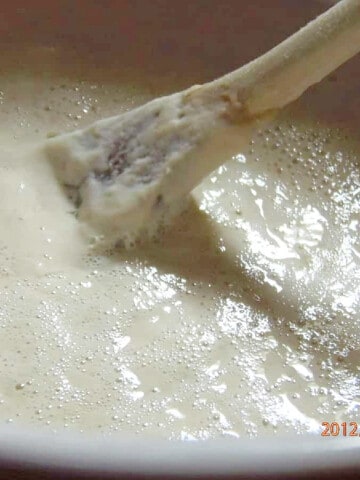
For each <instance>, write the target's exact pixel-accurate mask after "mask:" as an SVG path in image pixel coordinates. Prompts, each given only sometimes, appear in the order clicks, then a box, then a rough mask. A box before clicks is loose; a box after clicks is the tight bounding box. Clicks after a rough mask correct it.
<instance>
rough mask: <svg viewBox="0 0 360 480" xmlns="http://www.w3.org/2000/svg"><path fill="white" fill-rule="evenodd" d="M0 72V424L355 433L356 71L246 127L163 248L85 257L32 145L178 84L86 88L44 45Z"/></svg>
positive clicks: (88, 83) (166, 431)
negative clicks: (247, 132)
mask: <svg viewBox="0 0 360 480" xmlns="http://www.w3.org/2000/svg"><path fill="white" fill-rule="evenodd" d="M14 58H16V60H14ZM64 59H66V62H65V61H64ZM2 65H3V69H2V73H1V92H0V104H1V105H0V106H1V113H0V120H1V123H2V129H1V131H0V137H1V148H0V168H1V176H0V183H1V186H0V191H1V192H2V205H1V209H0V223H1V225H2V235H1V238H0V265H1V270H0V327H1V337H0V357H1V362H0V365H1V367H0V421H1V422H4V423H5V422H10V423H14V424H31V425H36V426H40V425H41V426H47V427H48V428H50V429H52V430H59V429H62V428H64V427H66V428H69V429H73V430H84V431H88V430H92V431H94V430H95V431H101V432H115V431H118V432H132V433H141V434H151V435H156V436H161V437H165V438H171V439H183V440H195V439H206V438H211V437H219V436H224V435H225V436H232V437H241V436H256V435H273V434H276V433H298V432H308V431H310V432H313V433H317V432H319V431H320V430H321V423H322V422H323V421H330V422H331V421H339V422H340V421H349V422H350V421H355V420H356V419H357V418H359V413H360V376H359V375H360V372H359V365H360V319H359V302H360V298H359V296H360V245H359V210H360V177H359V172H360V170H359V163H360V144H359V138H358V137H357V135H358V132H357V133H356V132H355V133H354V132H351V129H350V130H349V126H351V125H353V124H354V123H355V124H356V122H357V124H358V122H359V120H360V115H359V110H358V109H357V108H356V106H357V105H356V100H354V98H355V92H356V91H357V90H356V89H355V87H352V82H351V75H350V76H349V68H350V72H351V68H355V67H356V64H355V67H351V66H350V67H346V68H345V69H343V70H341V71H340V73H339V74H338V75H337V77H336V81H334V80H335V77H332V78H330V80H327V81H326V82H323V84H322V85H321V88H320V87H319V89H314V90H313V91H312V92H310V93H309V94H308V95H307V96H305V98H304V99H302V100H301V102H298V103H297V104H296V105H294V106H292V107H291V108H290V109H288V110H287V111H285V112H284V113H283V114H282V115H281V116H280V117H279V118H278V119H277V120H276V121H275V122H274V124H273V125H270V126H269V127H266V128H265V129H263V130H262V131H259V132H257V133H256V135H255V136H254V139H253V140H252V142H251V144H250V145H249V147H248V148H247V151H244V152H241V153H239V155H237V156H236V157H235V158H233V159H232V160H230V161H229V162H228V163H227V164H226V165H224V166H222V167H221V168H219V169H218V170H217V171H216V172H214V173H213V174H212V175H211V176H210V177H209V178H208V179H207V180H206V181H205V182H204V183H203V184H202V185H201V186H200V187H199V188H198V189H197V190H196V191H195V192H194V195H193V199H192V201H191V203H190V206H189V209H188V210H187V212H186V213H185V214H183V215H182V216H181V217H180V218H179V219H178V221H177V222H176V224H175V225H174V226H173V227H172V228H171V229H170V230H169V231H168V232H167V233H166V234H165V236H164V237H163V238H162V239H161V240H159V242H158V243H154V244H149V245H148V246H146V247H144V248H142V249H141V250H133V251H130V252H126V251H123V250H114V251H97V250H96V249H94V248H91V245H90V246H89V245H88V244H87V242H86V241H85V240H84V238H83V237H82V236H81V233H80V229H79V225H78V221H77V219H76V216H75V214H74V211H75V209H74V206H73V204H72V203H71V201H70V200H69V199H68V198H67V197H66V195H65V193H64V192H63V190H62V189H61V187H60V185H59V184H58V183H57V181H56V179H55V177H54V173H53V171H52V169H51V168H50V166H49V165H48V164H47V162H46V159H45V158H44V157H43V156H42V153H41V150H40V149H39V144H40V143H41V142H42V141H43V140H44V138H45V137H46V135H47V134H49V133H50V134H51V131H55V132H60V131H66V130H71V129H73V128H75V127H78V126H82V125H85V124H88V123H90V122H91V121H94V120H95V119H97V118H101V117H103V116H106V115H112V114H114V113H120V112H121V111H125V110H126V109H129V108H131V107H133V106H135V105H138V104H141V103H143V102H144V101H146V100H149V99H150V98H152V97H153V96H155V95H159V94H160V93H167V92H168V91H175V90H179V89H180V88H182V87H183V86H184V85H185V84H187V85H189V84H191V83H192V82H193V80H194V79H193V77H192V76H191V74H190V73H189V74H188V75H187V74H186V72H185V73H184V74H183V75H182V77H181V78H180V79H178V78H176V77H175V76H174V75H169V77H167V78H164V76H162V77H161V78H160V77H156V75H155V74H153V76H152V77H150V78H146V79H145V78H142V77H141V76H140V75H138V76H136V75H135V74H134V72H131V73H129V78H127V76H126V75H125V76H124V78H123V79H122V80H121V81H120V82H119V78H116V81H114V71H113V70H111V67H108V69H107V70H106V69H104V68H103V69H102V71H101V75H100V74H99V73H97V72H96V71H95V70H93V71H91V70H89V72H88V75H87V77H85V78H86V79H85V78H84V75H83V74H82V72H80V71H77V70H76V65H77V57H76V54H75V53H73V52H72V53H70V52H68V51H65V50H64V51H63V50H61V49H58V48H40V47H39V48H23V49H22V50H21V49H17V51H16V56H15V55H14V52H11V51H10V52H8V55H7V56H6V58H5V59H4V61H3V62H2ZM19 65H21V68H20V67H19ZM44 65H46V66H47V67H48V68H47V69H46V73H44V69H43V66H44ZM67 65H68V66H67ZM358 66H359V63H357V67H358ZM70 71H71V72H72V73H71V74H70V73H69V72H70ZM39 72H41V75H40V74H39ZM349 78H350V80H349ZM354 78H355V79H356V76H355V75H354ZM355 81H356V80H355ZM182 82H183V84H182ZM335 84H336V85H335ZM335 87H336V88H335ZM341 87H343V88H342V90H341V91H342V92H344V91H346V92H347V93H346V95H345V94H342V95H343V97H342V99H341V101H342V103H343V105H344V110H342V109H339V108H337V105H338V104H337V102H338V100H337V98H336V97H335V94H334V92H335V91H338V90H337V89H339V88H340V89H341ZM345 87H346V88H345ZM352 94H353V96H352ZM329 105H332V107H331V108H330V106H329ZM343 111H346V113H344V115H343V117H342V116H341V114H339V112H343Z"/></svg>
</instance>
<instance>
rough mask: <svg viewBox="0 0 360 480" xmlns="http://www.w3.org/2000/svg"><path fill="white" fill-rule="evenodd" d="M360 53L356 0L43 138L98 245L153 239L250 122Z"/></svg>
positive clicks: (235, 147)
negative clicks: (249, 55) (181, 81)
mask: <svg viewBox="0 0 360 480" xmlns="http://www.w3.org/2000/svg"><path fill="white" fill-rule="evenodd" d="M359 51H360V0H342V1H341V2H339V3H338V4H336V5H335V6H334V7H332V8H331V9H330V10H328V11H327V12H325V13H324V14H323V15H321V16H320V17H318V18H317V19H316V20H313V21H312V22H311V23H309V24H308V25H307V26H306V27H304V28H302V29H301V30H300V31H298V32H297V33H295V34H294V35H292V36H291V37H289V38H288V39H287V40H285V41H284V42H282V43H281V44H280V45H278V46H277V47H275V48H273V49H272V50H270V51H269V52H268V53H266V54H265V55H263V56H261V57H259V58H257V59H256V60H254V61H252V62H250V63H249V64H247V65H245V66H243V67H242V68H240V69H238V70H236V71H234V72H232V73H229V74H227V75H225V76H223V77H221V78H219V79H217V80H215V81H213V82H210V83H207V84H204V85H200V86H194V87H192V88H190V89H188V90H185V91H183V92H180V93H175V94H173V95H170V96H167V97H162V98H158V99H156V100H153V101H151V102H149V103H147V104H145V105H144V106H142V107H139V108H137V109H135V110H132V111H129V112H127V113H125V114H122V115H119V116H115V117H111V118H107V119H104V120H100V121H98V122H95V123H94V124H92V125H90V126H89V127H87V128H85V129H83V130H77V131H75V132H73V133H69V134H65V135H61V136H58V137H55V138H53V139H51V140H48V141H47V143H46V151H47V154H48V156H49V158H50V160H51V161H52V162H53V164H54V166H55V169H56V172H57V175H58V177H59V179H60V181H61V182H62V183H64V184H65V185H68V186H71V187H74V188H75V189H76V190H77V191H78V196H79V203H80V206H79V218H80V219H81V220H83V221H84V222H86V223H87V224H89V225H90V226H91V227H92V228H93V229H94V230H95V231H97V232H98V233H100V234H101V235H102V236H103V237H104V238H105V239H106V241H110V242H113V241H116V240H119V239H122V240H125V242H129V241H132V240H133V239H136V238H139V237H141V236H144V235H149V234H150V235H152V234H153V233H154V232H156V230H157V229H158V227H159V224H161V223H162V222H164V221H167V220H168V219H169V218H171V217H172V216H173V215H175V214H176V213H178V212H179V211H180V210H181V209H182V208H183V205H184V199H185V198H186V197H187V195H188V194H189V193H190V192H191V190H192V189H193V188H194V187H195V186H196V185H197V184H198V183H199V182H201V180H202V179H203V178H204V177H205V176H206V175H208V174H209V173H210V172H211V171H212V170H214V169H215V168H216V167H217V166H219V165H220V164H222V163H224V162H225V161H226V160H228V159H229V158H230V156H231V155H233V154H234V153H236V152H238V151H239V150H240V149H241V148H242V147H243V146H244V142H246V141H247V140H248V138H249V134H250V132H251V131H252V129H253V126H254V124H255V123H256V122H257V120H258V119H259V118H261V117H263V116H265V115H266V114H267V113H268V112H272V111H274V110H278V109H280V108H282V107H283V106H285V105H287V104H288V103H290V102H292V101H294V100H295V99H296V98H298V97H299V96H300V95H301V94H302V93H303V92H304V91H305V90H306V89H307V88H309V87H310V86H311V85H313V84H315V83H317V82H319V81H320V80H321V79H322V78H324V77H325V76H326V75H328V74H329V73H330V72H332V71H333V70H335V69H336V68H337V67H338V66H339V65H341V64H342V63H344V62H345V61H346V60H348V59H349V58H351V57H352V56H353V55H355V54H356V53H358V52H359Z"/></svg>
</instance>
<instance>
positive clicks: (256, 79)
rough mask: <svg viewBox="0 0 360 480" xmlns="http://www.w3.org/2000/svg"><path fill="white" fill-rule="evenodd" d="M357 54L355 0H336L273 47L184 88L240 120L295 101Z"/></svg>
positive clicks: (358, 10) (359, 30)
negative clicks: (221, 103)
mask: <svg viewBox="0 0 360 480" xmlns="http://www.w3.org/2000/svg"><path fill="white" fill-rule="evenodd" d="M359 51H360V0H342V1H340V2H339V3H337V4H336V5H335V6H333V7H332V8H330V9H329V10H327V11H326V12H325V13H323V14H322V15H320V16H319V17H317V18H316V19H315V20H313V21H311V22H310V23H309V24H308V25H306V26H305V27H303V28H302V29H301V30H299V31H298V32H296V33H295V34H294V35H292V36H291V37H289V38H287V39H286V40H284V41H283V42H282V43H280V44H279V45H277V46H276V47H275V48H273V49H272V50H270V51H269V52H267V53H265V54H264V55H262V56H261V57H259V58H257V59H256V60H254V61H252V62H250V63H248V64H247V65H245V66H244V67H242V68H239V69H238V70H235V71H233V72H231V73H229V74H227V75H225V76H223V77H221V78H219V79H218V80H215V81H213V82H210V83H207V84H204V85H203V86H200V87H195V88H194V89H192V90H190V92H189V95H188V100H195V101H196V102H198V103H200V104H202V105H204V106H205V104H206V103H208V102H209V104H211V103H213V102H214V101H215V102H216V100H217V99H219V96H220V97H221V98H223V99H227V100H228V101H229V102H230V104H231V107H232V109H234V107H235V109H237V110H238V112H239V114H240V116H241V117H244V116H245V118H249V117H253V116H258V115H261V114H263V113H265V112H267V111H271V110H274V109H279V108H281V107H283V106H285V105H287V104H288V103H290V102H292V101H294V100H296V99H297V98H298V97H299V96H300V95H301V94H302V93H303V92H304V91H305V90H306V89H307V88H309V87H310V86H311V85H313V84H315V83H317V82H319V81H320V80H322V79H323V78H324V77H326V75H328V74H329V73H331V72H332V71H333V70H335V69H336V68H337V67H339V66H340V65H341V64H342V63H344V62H346V61H347V60H348V59H349V58H351V57H352V56H354V55H355V54H356V53H358V52H359Z"/></svg>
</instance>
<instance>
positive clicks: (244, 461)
mask: <svg viewBox="0 0 360 480" xmlns="http://www.w3.org/2000/svg"><path fill="white" fill-rule="evenodd" d="M326 3H327V4H328V3H329V2H316V1H310V0H308V1H306V2H303V1H302V0H298V1H295V0H293V1H291V2H290V1H288V0H254V1H251V2H245V1H241V0H224V1H222V2H220V1H219V0H182V1H180V0H179V1H175V0H172V1H171V2H170V1H168V0H154V1H152V2H150V1H147V2H146V1H145V0H142V1H140V0H139V1H136V0H133V1H131V0H127V1H125V0H118V1H116V0H108V1H106V2H105V1H102V2H101V1H100V0H76V1H75V2H67V1H65V0H51V1H50V2H49V1H45V0H32V1H29V2H27V3H26V4H25V6H24V4H22V2H17V1H15V2H7V4H6V5H5V6H4V5H3V6H2V14H1V18H0V41H2V42H3V43H4V44H6V43H7V42H9V43H15V42H18V41H24V40H25V41H28V42H29V43H39V44H41V45H45V46H46V45H54V44H56V43H58V42H60V43H61V42H65V43H67V44H70V45H71V44H73V43H77V44H81V45H82V46H83V47H84V48H87V49H89V48H90V49H91V48H96V49H98V50H99V49H100V50H103V53H104V55H115V54H121V55H122V58H123V62H124V65H126V66H130V67H133V68H142V69H143V70H144V74H146V72H151V71H152V70H157V71H164V72H169V71H173V72H175V74H176V72H177V71H181V68H182V66H185V65H189V63H190V64H191V65H192V66H193V72H194V75H193V77H194V78H193V81H194V83H195V82H202V81H205V80H210V79H211V78H214V77H215V76H218V75H220V74H223V73H225V72H227V71H230V70H231V69H233V68H236V67H238V66H240V65H241V64H242V63H244V62H246V61H248V60H250V59H251V58H252V57H253V56H254V55H258V54H260V53H262V52H264V51H265V50H267V49H268V48H270V47H271V46H273V45H275V44H276V43H277V42H278V41H280V40H281V39H283V38H285V37H286V36H287V35H288V34H290V33H291V32H292V31H294V30H295V29H296V28H298V27H300V26H301V25H303V24H305V23H306V21H308V20H309V19H310V18H312V17H314V16H315V15H316V14H317V13H319V12H320V11H322V10H323V9H324V7H325V6H326ZM270 11H271V12H272V15H269V12H270ZM274 19H277V21H276V23H274ZM129 25H130V26H131V28H124V27H126V26H129ZM249 45H251V49H249ZM81 48H82V47H81ZM353 62H354V63H353V66H352V71H353V72H354V69H355V70H356V69H357V72H358V75H357V80H356V81H358V79H359V78H360V62H359V61H358V59H355V60H354V61H353ZM354 65H355V67H354ZM184 86H185V85H184ZM334 108H335V107H334ZM339 108H341V106H340V107H339V105H338V104H337V105H336V109H339ZM336 109H335V110H336ZM336 111H338V110H336ZM357 119H358V121H359V119H360V115H358V117H357ZM325 420H328V419H324V421H325ZM354 420H356V419H354ZM359 423H360V421H359ZM39 471H41V472H43V473H44V472H48V474H49V475H50V476H51V477H52V478H54V477H56V476H61V478H71V477H72V476H73V475H78V474H80V473H84V474H87V475H91V476H98V477H99V478H104V477H106V478H108V476H109V477H116V478H118V477H120V476H123V477H126V476H131V478H133V477H134V476H136V478H138V477H143V476H152V477H153V478H155V477H156V478H159V477H160V476H163V475H164V476H178V477H184V478H185V477H190V476H192V477H194V476H207V477H208V476H216V477H225V476H233V477H236V478H240V477H248V476H257V477H256V478H258V477H259V476H260V477H270V476H272V477H274V478H275V477H278V476H280V475H284V476H287V475H290V474H291V475H293V476H305V475H309V476H314V475H315V474H320V473H321V474H323V475H326V476H329V477H331V476H337V475H339V476H340V475H341V476H342V477H343V476H345V474H348V475H351V474H353V475H356V472H358V473H359V474H360V438H351V439H350V438H325V437H321V436H320V435H319V436H314V435H303V436H297V435H295V434H294V436H291V437H286V438H281V437H276V438H274V437H267V438H259V439H251V440H250V439H246V438H242V439H240V440H231V441H230V440H217V441H204V442H187V443H178V442H168V441H164V440H157V439H150V438H147V439H146V438H136V437H132V438H129V437H126V436H124V435H123V436H122V435H118V436H112V437H111V438H104V437H103V436H96V435H95V434H93V435H85V434H82V435H80V434H73V433H65V432H64V433H60V434H57V435H52V434H50V433H44V432H42V431H35V430H31V429H25V428H24V429H21V428H20V427H15V426H14V427H10V426H9V427H6V428H4V427H2V428H1V430H0V478H9V476H10V473H12V472H17V474H18V475H19V476H20V478H27V476H29V478H30V477H31V478H38V474H39Z"/></svg>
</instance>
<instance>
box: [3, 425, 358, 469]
mask: <svg viewBox="0 0 360 480" xmlns="http://www.w3.org/2000/svg"><path fill="white" fill-rule="evenodd" d="M359 436H360V434H359ZM0 438H1V439H2V440H1V441H0V471H1V468H11V469H17V468H21V469H22V471H24V470H31V469H41V470H42V471H43V470H50V471H59V470H61V471H63V472H71V473H74V472H78V473H79V472H82V473H88V474H94V473H95V474H96V473H101V474H102V475H103V474H106V475H114V474H116V475H122V474H123V475H124V474H131V475H147V476H151V475H153V476H157V477H159V476H164V475H169V473H170V474H176V475H177V476H179V475H180V476H183V477H189V476H192V475H197V476H199V475H200V476H208V475H212V476H213V475H219V476H220V475H221V476H226V475H236V474H239V473H241V474H244V473H246V474H248V475H261V476H263V477H266V476H271V475H284V474H290V473H291V474H292V475H294V474H296V473H299V474H300V473H301V475H304V474H307V473H316V472H318V473H319V472H324V471H327V472H332V474H333V473H334V472H336V471H338V472H339V473H340V472H341V473H342V474H343V473H344V472H346V471H349V470H350V471H357V472H360V438H356V437H342V438H340V437H327V438H326V437H325V438H324V437H322V436H320V434H318V435H315V434H302V435H295V434H294V435H293V436H290V435H288V436H283V437H281V436H280V437H275V438H274V437H271V436H268V437H261V438H252V439H249V438H240V439H218V440H205V441H171V440H160V439H156V438H155V439H154V437H150V438H149V437H142V438H138V437H135V436H134V435H129V436H127V435H124V434H118V435H100V434H79V433H75V432H74V433H73V432H64V431H61V432H59V433H57V434H54V433H51V432H46V431H41V430H35V429H29V428H20V427H18V426H10V427H2V428H0ZM139 453H140V454H139Z"/></svg>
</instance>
